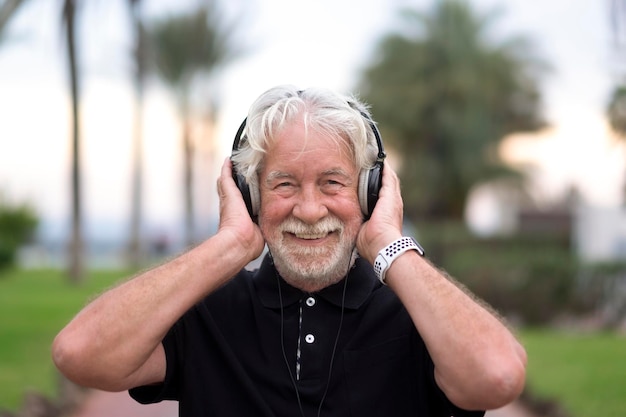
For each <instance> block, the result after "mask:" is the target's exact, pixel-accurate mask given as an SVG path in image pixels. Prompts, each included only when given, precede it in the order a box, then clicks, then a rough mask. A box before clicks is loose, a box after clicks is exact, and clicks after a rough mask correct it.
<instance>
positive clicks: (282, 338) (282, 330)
mask: <svg viewBox="0 0 626 417" xmlns="http://www.w3.org/2000/svg"><path fill="white" fill-rule="evenodd" d="M276 283H277V284H278V297H279V298H280V346H281V349H282V354H283V360H284V361H285V365H286V366H287V371H288V372H289V378H290V379H291V383H292V384H293V388H294V390H295V392H296V399H297V400H298V408H299V409H300V414H301V415H302V417H305V415H304V409H303V408H302V401H301V399H300V392H299V390H298V385H297V383H296V380H295V378H294V376H293V373H292V372H291V367H290V366H289V360H288V359H287V353H286V351H285V320H284V318H285V317H284V312H283V310H284V308H283V294H282V290H281V285H280V279H279V277H278V273H277V274H276ZM347 287H348V276H347V275H346V277H345V278H344V283H343V292H342V294H341V315H340V318H339V328H338V329H337V336H336V337H335V343H334V345H333V351H332V353H331V356H330V364H329V367H328V380H327V381H326V389H325V390H324V394H323V395H322V399H321V400H320V405H319V407H318V409H317V417H320V416H321V413H322V405H323V404H324V400H325V399H326V395H327V394H328V389H329V387H330V379H331V376H332V371H333V363H334V361H335V354H336V352H337V345H338V344H339V336H340V335H341V328H342V327H343V318H344V312H345V304H346V289H347ZM298 337H299V336H298Z"/></svg>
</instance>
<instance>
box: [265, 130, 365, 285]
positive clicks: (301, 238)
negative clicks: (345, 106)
mask: <svg viewBox="0 0 626 417" xmlns="http://www.w3.org/2000/svg"><path fill="white" fill-rule="evenodd" d="M340 144H342V145H340ZM343 144H345V140H344V139H342V138H336V139H334V140H333V139H332V138H329V137H328V136H324V135H321V134H319V133H317V132H315V131H313V130H312V129H310V130H309V131H308V132H305V129H304V126H303V124H302V123H301V121H296V122H294V123H292V124H291V125H289V126H287V127H286V128H284V129H283V130H282V131H281V132H280V134H279V135H278V136H277V137H276V140H275V143H274V144H273V145H272V146H271V147H270V148H269V149H268V152H267V155H266V158H265V162H264V165H263V169H262V171H261V172H260V175H259V187H260V193H261V209H260V215H259V225H260V227H261V230H262V232H263V236H264V237H265V240H266V242H267V244H268V247H269V249H270V252H271V253H272V256H273V258H274V263H275V265H276V268H277V269H278V272H279V273H280V274H281V276H282V277H283V278H284V279H285V280H286V281H287V282H289V283H290V284H291V285H293V286H295V287H298V288H300V289H302V290H304V291H317V290H320V289H322V288H324V287H326V286H328V285H330V284H333V283H335V282H338V281H339V280H341V278H343V277H344V276H345V275H346V274H347V272H348V269H349V268H350V266H351V264H352V260H353V259H352V257H353V252H354V247H355V242H356V236H357V234H358V231H359V228H360V226H361V224H362V222H363V220H362V214H361V209H360V207H359V203H358V197H357V186H358V174H359V172H358V170H357V168H356V167H355V165H354V162H353V161H352V159H350V156H349V155H348V153H347V147H346V146H343Z"/></svg>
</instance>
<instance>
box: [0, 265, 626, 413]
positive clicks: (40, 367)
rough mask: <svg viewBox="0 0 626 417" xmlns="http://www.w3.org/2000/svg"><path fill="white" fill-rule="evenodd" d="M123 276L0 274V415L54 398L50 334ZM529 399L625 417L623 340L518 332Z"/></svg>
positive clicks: (114, 273)
mask: <svg viewBox="0 0 626 417" xmlns="http://www.w3.org/2000/svg"><path fill="white" fill-rule="evenodd" d="M125 276H128V273H126V272H120V271H99V272H92V273H91V274H90V276H89V279H88V281H87V282H86V283H85V285H83V286H80V287H75V286H71V285H69V284H67V282H66V278H65V275H64V274H63V273H62V272H60V271H54V270H15V271H11V272H8V273H4V274H2V275H0V410H1V409H7V410H12V411H14V410H16V409H18V408H19V406H20V404H21V401H22V398H23V395H24V392H25V391H27V390H35V391H38V392H41V393H43V394H45V395H47V396H49V397H51V398H54V397H56V381H57V378H58V374H57V373H56V370H55V368H54V365H53V364H52V361H51V360H50V345H51V343H52V339H53V338H54V336H55V335H56V333H57V332H58V331H59V330H60V329H61V328H62V327H63V326H64V325H65V324H66V323H67V322H68V321H69V320H70V319H71V318H72V317H73V316H74V315H75V314H76V313H77V312H78V311H79V310H80V308H81V307H82V306H83V305H85V303H86V302H87V301H88V300H89V299H90V298H92V297H93V296H94V295H96V294H98V293H100V292H101V291H102V290H103V289H105V288H108V287H110V286H111V285H113V284H114V283H115V282H116V281H117V280H119V279H120V278H124V277H125ZM520 337H521V339H522V341H523V343H524V345H525V347H526V350H527V352H528V356H529V363H528V385H529V387H530V390H531V393H533V394H534V395H535V396H538V397H540V398H544V399H555V400H557V401H559V402H560V403H561V404H562V405H563V406H564V408H565V409H566V410H567V411H568V412H569V413H570V415H571V416H573V417H596V416H602V417H624V416H626V337H624V336H618V335H615V334H605V333H600V334H575V333H565V332H555V331H547V330H524V331H522V332H520Z"/></svg>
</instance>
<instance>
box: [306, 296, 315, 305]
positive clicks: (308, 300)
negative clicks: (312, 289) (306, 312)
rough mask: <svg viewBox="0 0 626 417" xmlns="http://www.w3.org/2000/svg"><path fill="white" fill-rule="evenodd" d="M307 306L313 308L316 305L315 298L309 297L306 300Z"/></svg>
mask: <svg viewBox="0 0 626 417" xmlns="http://www.w3.org/2000/svg"><path fill="white" fill-rule="evenodd" d="M306 305H308V306H309V307H313V306H314V305H315V298H313V297H309V298H307V299H306Z"/></svg>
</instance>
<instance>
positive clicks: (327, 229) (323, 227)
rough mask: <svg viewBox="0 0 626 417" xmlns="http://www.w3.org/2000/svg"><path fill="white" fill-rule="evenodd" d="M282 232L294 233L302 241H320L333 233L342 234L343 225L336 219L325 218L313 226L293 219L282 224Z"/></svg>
mask: <svg viewBox="0 0 626 417" xmlns="http://www.w3.org/2000/svg"><path fill="white" fill-rule="evenodd" d="M280 231H281V232H283V233H292V234H294V235H296V237H298V238H300V239H320V238H323V237H324V236H326V235H328V234H329V233H332V232H340V233H341V232H342V231H343V223H342V222H341V221H340V220H339V219H337V218H336V217H325V218H324V219H322V220H320V221H319V222H317V223H315V224H313V225H311V224H306V223H304V222H302V221H300V220H298V219H295V218H293V217H291V218H289V219H287V220H285V221H284V222H282V223H281V225H280Z"/></svg>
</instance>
